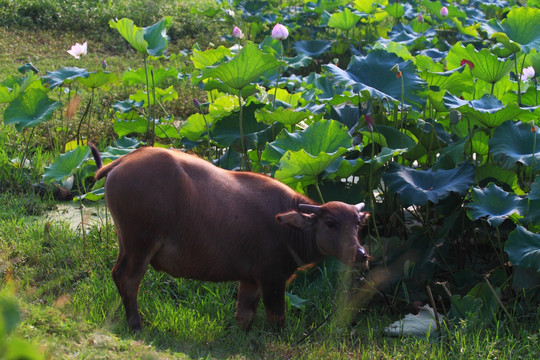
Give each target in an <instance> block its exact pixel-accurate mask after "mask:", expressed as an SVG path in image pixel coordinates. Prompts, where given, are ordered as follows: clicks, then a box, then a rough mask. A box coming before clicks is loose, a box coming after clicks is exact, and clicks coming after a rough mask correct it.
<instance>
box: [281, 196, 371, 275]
mask: <svg viewBox="0 0 540 360" xmlns="http://www.w3.org/2000/svg"><path fill="white" fill-rule="evenodd" d="M363 208H364V203H360V204H357V205H348V204H345V203H343V202H340V201H332V202H329V203H326V204H324V205H308V204H300V205H299V206H298V209H299V211H291V212H288V213H284V214H279V215H278V216H277V217H276V218H277V220H278V221H280V222H282V223H284V224H287V225H289V226H292V227H295V228H298V229H300V230H303V231H305V232H311V233H312V234H313V236H314V239H315V243H316V245H317V248H318V250H319V251H320V252H321V253H322V254H323V255H330V256H333V257H335V258H336V259H338V260H340V261H341V262H342V263H344V264H346V265H352V266H358V267H363V268H366V267H367V266H368V261H369V259H370V256H369V255H368V254H367V252H366V250H365V249H364V248H363V247H362V245H360V242H359V240H358V233H359V230H360V227H361V226H362V225H365V223H366V222H367V219H368V218H369V213H367V212H363V211H362V210H363Z"/></svg>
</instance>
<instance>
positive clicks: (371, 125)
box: [364, 115, 374, 131]
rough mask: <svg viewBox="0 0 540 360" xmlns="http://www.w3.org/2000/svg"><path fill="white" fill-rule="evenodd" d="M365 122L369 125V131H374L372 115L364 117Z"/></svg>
mask: <svg viewBox="0 0 540 360" xmlns="http://www.w3.org/2000/svg"><path fill="white" fill-rule="evenodd" d="M364 120H365V121H366V124H367V127H368V129H369V131H373V123H374V121H373V118H372V117H371V115H364Z"/></svg>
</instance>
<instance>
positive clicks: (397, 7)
mask: <svg viewBox="0 0 540 360" xmlns="http://www.w3.org/2000/svg"><path fill="white" fill-rule="evenodd" d="M384 10H386V12H387V13H388V14H390V16H392V17H394V18H396V19H399V18H400V17H402V16H403V15H405V9H404V8H403V5H401V4H400V3H398V2H395V3H392V4H390V5H387V6H386V7H385V8H384Z"/></svg>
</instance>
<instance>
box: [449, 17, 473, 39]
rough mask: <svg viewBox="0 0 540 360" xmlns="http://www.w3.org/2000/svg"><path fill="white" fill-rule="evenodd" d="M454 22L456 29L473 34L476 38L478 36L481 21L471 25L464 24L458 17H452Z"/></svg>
mask: <svg viewBox="0 0 540 360" xmlns="http://www.w3.org/2000/svg"><path fill="white" fill-rule="evenodd" d="M452 22H453V23H454V26H455V27H456V29H457V30H458V31H459V32H460V33H462V34H463V35H468V36H472V37H474V38H477V37H478V29H479V28H480V24H479V23H475V24H472V25H469V26H463V23H462V22H461V21H459V19H458V18H455V17H454V18H452Z"/></svg>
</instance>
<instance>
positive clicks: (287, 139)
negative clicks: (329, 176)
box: [262, 120, 352, 164]
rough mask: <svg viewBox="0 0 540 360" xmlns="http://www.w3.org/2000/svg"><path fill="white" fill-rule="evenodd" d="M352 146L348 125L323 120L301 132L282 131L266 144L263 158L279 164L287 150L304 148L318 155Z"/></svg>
mask: <svg viewBox="0 0 540 360" xmlns="http://www.w3.org/2000/svg"><path fill="white" fill-rule="evenodd" d="M351 146H352V137H351V135H349V133H348V132H347V127H346V126H344V125H343V124H340V123H339V122H337V121H334V120H321V121H317V122H315V123H313V124H311V125H310V126H309V127H307V128H306V129H305V130H303V131H301V132H294V133H289V132H287V131H285V130H284V131H282V132H281V133H280V134H279V135H278V136H277V138H276V140H275V141H273V142H271V143H269V144H267V145H266V149H265V150H264V152H263V154H262V159H263V160H264V161H268V162H269V163H271V164H277V163H278V162H279V161H280V159H281V158H282V157H283V156H284V155H285V153H286V152H287V150H291V151H293V152H298V151H299V150H301V149H303V150H305V151H306V152H307V153H308V154H310V155H313V156H315V157H316V156H318V155H319V154H320V153H321V152H325V153H329V154H330V153H335V152H336V151H337V150H338V149H340V148H342V147H343V148H350V147H351Z"/></svg>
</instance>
